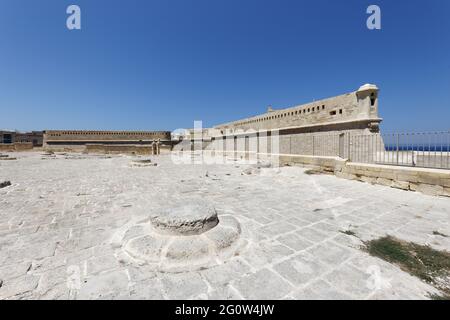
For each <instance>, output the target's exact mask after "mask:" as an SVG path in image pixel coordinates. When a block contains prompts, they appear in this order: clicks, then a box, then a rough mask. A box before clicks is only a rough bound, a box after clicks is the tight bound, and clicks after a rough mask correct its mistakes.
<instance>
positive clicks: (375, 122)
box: [214, 84, 382, 134]
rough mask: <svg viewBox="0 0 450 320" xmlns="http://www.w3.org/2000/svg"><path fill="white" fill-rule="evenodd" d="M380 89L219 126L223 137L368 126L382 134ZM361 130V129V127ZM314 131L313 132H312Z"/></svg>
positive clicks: (365, 88) (368, 86)
mask: <svg viewBox="0 0 450 320" xmlns="http://www.w3.org/2000/svg"><path fill="white" fill-rule="evenodd" d="M381 121H382V119H381V118H379V117H378V88H377V86H375V85H371V84H366V85H363V86H361V87H360V88H359V89H358V90H357V91H354V92H351V93H347V94H343V95H340V96H336V97H332V98H327V99H323V100H318V101H314V102H310V103H306V104H302V105H298V106H295V107H290V108H286V109H281V110H273V109H272V108H271V107H269V108H268V111H267V112H266V113H264V114H261V115H257V116H254V117H250V118H246V119H242V120H238V121H233V122H229V123H225V124H221V125H218V126H215V127H214V129H218V130H220V131H221V133H222V134H224V133H225V134H226V133H234V132H235V131H247V130H272V129H281V128H292V127H312V126H316V125H317V126H324V125H334V124H338V123H345V124H347V125H348V124H349V123H351V122H355V123H362V122H364V123H365V126H366V128H368V129H370V131H372V132H378V131H379V123H380V122H381ZM359 128H360V127H359ZM312 131H313V129H312Z"/></svg>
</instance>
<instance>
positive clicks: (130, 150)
mask: <svg viewBox="0 0 450 320" xmlns="http://www.w3.org/2000/svg"><path fill="white" fill-rule="evenodd" d="M85 152H87V153H106V154H121V153H122V154H138V155H151V154H152V153H153V148H152V146H136V145H105V144H87V145H86V149H85Z"/></svg>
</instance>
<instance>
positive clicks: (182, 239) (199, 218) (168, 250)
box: [122, 203, 245, 272]
mask: <svg viewBox="0 0 450 320" xmlns="http://www.w3.org/2000/svg"><path fill="white" fill-rule="evenodd" d="M240 236H241V226H240V224H239V221H238V220H237V219H236V218H234V217H233V216H232V215H229V214H227V215H220V216H218V214H217V212H216V210H215V209H214V207H212V206H210V205H206V204H203V203H194V204H183V205H176V206H173V207H171V208H169V209H166V210H161V211H159V212H157V213H155V214H152V215H151V216H150V219H149V220H148V221H146V222H143V223H140V224H136V225H133V227H131V228H129V229H128V230H127V232H125V235H124V241H123V246H122V250H123V252H124V253H125V256H126V257H128V258H129V259H130V261H131V262H133V263H137V264H146V265H149V266H150V267H151V268H153V269H154V270H155V271H164V272H183V271H192V270H197V269H200V268H208V267H212V266H214V265H217V264H220V263H222V262H223V261H225V260H227V259H228V258H230V257H232V256H234V255H235V254H236V253H237V252H238V251H239V250H240V249H242V248H243V246H244V245H245V241H242V240H241V237H240Z"/></svg>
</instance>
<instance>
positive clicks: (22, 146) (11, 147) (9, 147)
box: [0, 142, 33, 152]
mask: <svg viewBox="0 0 450 320" xmlns="http://www.w3.org/2000/svg"><path fill="white" fill-rule="evenodd" d="M29 150H33V143H31V142H15V143H11V144H3V143H2V144H0V151H6V152H15V151H29Z"/></svg>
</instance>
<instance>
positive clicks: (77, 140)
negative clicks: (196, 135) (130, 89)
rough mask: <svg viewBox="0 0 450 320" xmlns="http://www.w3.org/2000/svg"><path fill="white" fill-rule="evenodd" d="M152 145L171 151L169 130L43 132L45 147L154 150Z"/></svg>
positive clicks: (118, 151)
mask: <svg viewBox="0 0 450 320" xmlns="http://www.w3.org/2000/svg"><path fill="white" fill-rule="evenodd" d="M155 145H157V146H160V148H161V149H164V150H170V149H171V147H172V141H171V133H170V131H85V130H45V131H44V147H45V148H46V149H56V150H58V149H61V150H74V151H93V152H100V151H105V152H112V153H120V152H135V153H153V152H154V151H153V150H154V149H155ZM158 148H159V147H158ZM157 150H160V149H157Z"/></svg>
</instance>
